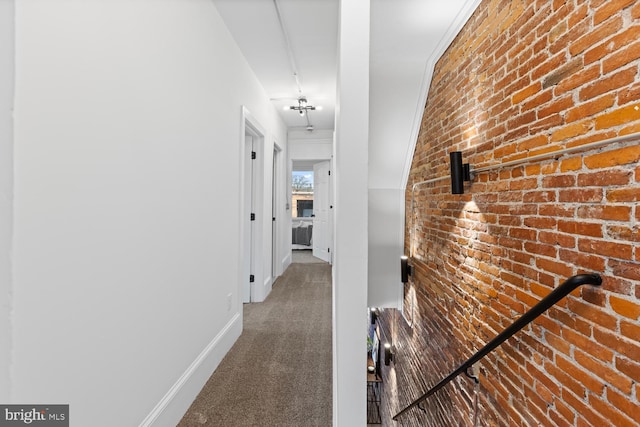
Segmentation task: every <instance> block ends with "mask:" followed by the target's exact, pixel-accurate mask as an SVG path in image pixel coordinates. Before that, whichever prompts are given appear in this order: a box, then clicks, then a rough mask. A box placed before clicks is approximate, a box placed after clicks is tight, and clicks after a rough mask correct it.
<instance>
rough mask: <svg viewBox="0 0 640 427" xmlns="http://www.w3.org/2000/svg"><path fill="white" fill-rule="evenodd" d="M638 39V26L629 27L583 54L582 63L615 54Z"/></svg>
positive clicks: (639, 34) (639, 35) (639, 31)
mask: <svg viewBox="0 0 640 427" xmlns="http://www.w3.org/2000/svg"><path fill="white" fill-rule="evenodd" d="M639 37H640V26H632V27H629V28H627V29H625V30H624V31H622V32H620V33H619V34H616V35H615V36H613V37H611V38H609V39H607V40H604V41H603V42H602V43H600V44H597V45H594V47H593V48H591V49H589V50H587V51H586V52H585V54H584V61H585V63H586V64H590V63H592V62H595V61H599V60H600V59H602V58H603V57H605V56H606V55H609V54H610V53H611V52H616V51H618V50H619V49H620V48H622V47H624V46H628V45H630V44H631V43H633V42H635V41H636V40H638V38H639Z"/></svg>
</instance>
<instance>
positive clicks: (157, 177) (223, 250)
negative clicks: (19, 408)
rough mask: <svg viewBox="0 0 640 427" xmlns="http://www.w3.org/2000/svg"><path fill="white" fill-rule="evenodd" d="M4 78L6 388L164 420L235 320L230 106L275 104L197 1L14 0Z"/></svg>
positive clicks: (86, 417)
mask: <svg viewBox="0 0 640 427" xmlns="http://www.w3.org/2000/svg"><path fill="white" fill-rule="evenodd" d="M2 28H3V30H4V27H2ZM2 61H4V59H3V60H2ZM3 63H4V62H3ZM0 82H4V79H1V80H0ZM0 84H2V83H0ZM15 92H16V101H15V187H14V188H15V202H14V206H15V226H14V260H15V261H14V288H15V297H14V316H13V321H14V329H13V332H14V349H13V350H14V354H15V358H14V365H13V369H12V375H13V382H12V386H11V388H12V396H11V399H12V401H14V402H21V403H22V402H40V403H44V402H49V403H50V402H55V403H69V404H70V405H71V414H72V415H71V423H72V425H78V426H81V425H91V426H113V425H138V424H139V423H141V422H143V420H145V417H146V420H145V423H147V424H148V423H151V422H152V421H153V420H156V419H157V422H156V425H175V422H176V421H177V419H179V417H180V416H181V415H182V413H183V411H184V410H185V409H186V407H187V406H188V404H189V403H190V402H191V401H192V399H193V398H194V397H195V395H196V393H197V392H198V391H199V388H200V386H201V385H202V384H203V382H204V381H205V380H206V379H207V378H208V376H209V374H210V373H211V371H212V370H213V369H214V368H215V366H216V365H217V363H218V362H219V360H220V359H221V357H222V356H223V355H224V354H225V352H226V351H227V349H228V348H229V346H230V345H231V344H232V343H233V341H234V340H235V338H236V337H237V335H238V334H239V333H240V327H241V324H240V323H241V311H242V305H241V304H240V302H239V301H240V282H239V277H238V276H239V275H238V272H239V271H240V267H239V260H238V256H237V254H238V253H239V244H240V241H239V230H240V222H239V221H240V215H239V213H240V212H239V210H240V205H241V202H240V182H241V179H240V177H241V174H240V164H241V159H240V142H241V139H242V138H241V135H240V129H241V106H242V105H245V106H247V108H248V109H249V110H250V111H251V113H252V114H253V116H254V117H255V118H256V119H257V120H259V121H260V123H261V124H262V126H263V127H265V129H267V133H268V138H267V141H273V140H274V139H278V140H279V141H285V140H286V139H285V138H286V135H285V131H284V127H283V125H282V123H281V122H280V120H279V118H278V116H277V112H276V111H275V110H274V109H273V108H272V106H271V105H270V103H269V101H268V98H267V96H266V94H265V93H264V92H263V90H262V88H261V87H260V86H259V84H258V82H257V80H256V79H255V77H254V75H253V74H252V72H251V70H250V69H249V67H248V66H247V64H246V62H245V61H244V59H243V57H242V56H241V54H240V53H239V50H238V49H237V47H236V46H235V44H234V43H233V41H232V39H231V37H230V35H229V34H228V33H227V31H226V29H225V28H224V26H223V24H222V21H221V19H220V17H219V15H218V14H217V12H216V10H215V8H214V6H213V4H212V3H211V2H210V1H208V0H191V1H184V0H165V1H162V2H156V1H152V0H135V1H126V2H125V1H113V2H106V1H103V0H90V1H88V0H73V1H72V0H57V1H55V2H50V1H46V0H38V1H36V0H32V1H29V2H20V3H19V4H17V5H16V89H15ZM0 114H1V113H0ZM0 117H1V116H0ZM3 136H4V135H3ZM0 149H2V150H3V153H2V154H4V151H6V147H4V146H3V147H2V148H0ZM271 150H272V148H269V147H265V152H267V153H268V152H270V151H271ZM0 209H2V212H4V211H5V210H6V209H5V207H4V206H2V207H0ZM0 262H2V261H1V260H0ZM228 294H232V296H233V301H232V307H231V310H228V309H227V295H228ZM105 405H107V406H108V408H109V409H108V410H105Z"/></svg>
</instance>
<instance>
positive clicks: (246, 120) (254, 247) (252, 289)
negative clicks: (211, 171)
mask: <svg viewBox="0 0 640 427" xmlns="http://www.w3.org/2000/svg"><path fill="white" fill-rule="evenodd" d="M240 123H241V129H240V140H241V141H240V165H241V166H240V169H241V171H240V180H241V185H240V189H241V191H242V196H241V197H240V212H241V217H242V218H241V220H240V224H241V226H240V257H239V259H240V263H239V264H240V265H239V270H240V271H239V273H238V284H239V293H240V299H241V300H242V301H243V302H245V303H248V302H254V301H260V300H262V299H264V296H262V295H260V292H259V289H260V288H259V287H258V284H260V283H262V280H263V277H264V274H263V270H264V268H263V267H264V266H263V260H262V258H263V257H262V256H261V254H262V251H261V250H260V248H261V247H262V242H263V223H264V219H265V217H264V214H265V210H264V188H263V187H264V186H263V185H260V184H261V183H263V182H264V179H263V178H264V145H265V144H264V141H265V134H266V132H265V130H264V128H263V127H262V125H260V123H259V122H258V121H257V120H256V119H255V117H253V115H252V114H251V113H250V112H249V110H248V109H247V108H246V107H245V106H242V119H241V121H240ZM247 136H250V137H251V138H252V139H253V151H255V152H256V159H255V160H251V161H252V162H254V163H253V174H252V175H250V176H251V178H250V179H249V178H248V177H247V174H248V171H247V167H248V166H247V164H248V161H247V159H248V158H250V156H251V152H250V151H251V150H250V149H248V148H247V146H248V141H247ZM247 192H250V193H251V196H250V199H248V198H247V197H246V195H247ZM247 200H250V202H249V203H250V204H251V205H253V213H255V218H256V219H255V221H251V220H250V218H249V215H248V214H249V213H250V209H251V206H247ZM269 218H271V217H269ZM250 275H253V277H254V281H253V282H252V283H249V286H248V287H247V286H246V284H247V283H248V282H249V277H250ZM261 297H262V298H261Z"/></svg>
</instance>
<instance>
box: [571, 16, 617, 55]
mask: <svg viewBox="0 0 640 427" xmlns="http://www.w3.org/2000/svg"><path fill="white" fill-rule="evenodd" d="M621 28H622V18H621V17H616V18H612V19H609V20H608V21H607V22H605V23H603V24H602V25H599V26H596V27H595V30H593V31H590V32H589V33H587V34H585V35H584V36H583V37H581V38H579V39H578V40H577V41H576V42H575V43H572V44H571V45H570V46H569V53H571V56H576V55H578V54H579V53H581V52H584V51H585V50H586V49H588V48H589V47H590V46H593V45H595V44H596V43H598V42H599V41H601V40H604V39H605V38H607V37H609V36H611V35H613V34H615V33H616V32H618V31H619V30H620V29H621Z"/></svg>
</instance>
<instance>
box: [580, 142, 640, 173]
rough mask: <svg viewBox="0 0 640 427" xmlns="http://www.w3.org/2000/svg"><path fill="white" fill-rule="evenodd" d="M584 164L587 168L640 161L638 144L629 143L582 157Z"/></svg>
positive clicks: (639, 146)
mask: <svg viewBox="0 0 640 427" xmlns="http://www.w3.org/2000/svg"><path fill="white" fill-rule="evenodd" d="M583 161H584V164H585V166H586V167H588V168H589V169H600V168H608V167H612V166H621V165H626V164H631V163H637V162H638V161H640V145H630V146H627V147H623V148H619V149H616V150H610V151H605V152H602V153H598V154H592V155H590V156H588V157H585V158H584V160H583Z"/></svg>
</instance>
